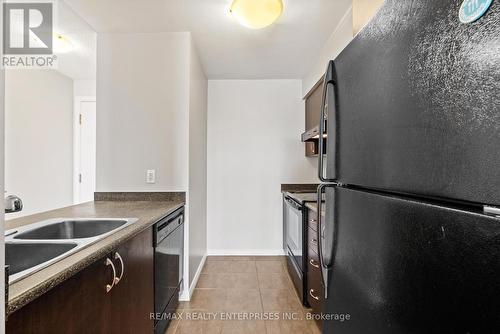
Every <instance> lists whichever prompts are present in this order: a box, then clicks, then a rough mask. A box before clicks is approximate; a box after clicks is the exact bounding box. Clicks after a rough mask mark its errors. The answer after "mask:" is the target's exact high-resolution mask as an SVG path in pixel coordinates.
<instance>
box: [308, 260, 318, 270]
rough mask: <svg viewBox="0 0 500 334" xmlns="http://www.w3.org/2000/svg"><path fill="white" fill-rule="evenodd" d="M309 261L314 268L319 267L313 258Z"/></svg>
mask: <svg viewBox="0 0 500 334" xmlns="http://www.w3.org/2000/svg"><path fill="white" fill-rule="evenodd" d="M309 263H310V264H311V266H313V267H314V268H317V269H319V264H316V263H314V260H313V259H311V260H310V261H309Z"/></svg>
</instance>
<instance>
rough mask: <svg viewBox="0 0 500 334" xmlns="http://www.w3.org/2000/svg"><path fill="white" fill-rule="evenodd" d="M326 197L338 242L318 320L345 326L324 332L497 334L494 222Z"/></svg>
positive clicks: (383, 199) (370, 196) (358, 197)
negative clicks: (321, 317)
mask: <svg viewBox="0 0 500 334" xmlns="http://www.w3.org/2000/svg"><path fill="white" fill-rule="evenodd" d="M328 191H329V190H327V194H328ZM332 191H333V192H334V201H333V202H327V205H328V207H330V208H331V209H334V211H335V214H334V217H335V220H336V233H337V236H336V238H335V240H336V241H335V245H334V249H335V251H334V261H333V271H332V278H331V282H330V285H329V297H328V299H327V300H326V306H325V310H324V314H327V315H331V316H332V317H333V316H334V315H337V317H338V319H341V318H342V317H341V315H343V316H344V319H345V315H346V314H349V320H345V321H341V320H330V321H326V322H325V324H324V331H323V333H335V334H359V333H363V334H370V333H374V334H375V333H377V334H379V333H384V334H386V333H405V334H411V333H440V334H442V333H500V218H496V217H490V216H485V215H482V214H476V213H471V212H468V211H463V210H461V209H459V208H450V207H443V206H438V205H435V204H431V203H423V202H418V201H415V200H410V199H405V198H400V197H387V196H382V195H379V194H375V193H368V192H361V191H356V190H348V189H345V188H335V189H332ZM327 201H328V200H327Z"/></svg>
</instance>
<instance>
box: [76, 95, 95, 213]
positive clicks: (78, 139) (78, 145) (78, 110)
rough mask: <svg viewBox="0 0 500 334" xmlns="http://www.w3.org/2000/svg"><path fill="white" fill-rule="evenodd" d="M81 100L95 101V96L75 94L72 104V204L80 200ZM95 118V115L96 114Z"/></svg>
mask: <svg viewBox="0 0 500 334" xmlns="http://www.w3.org/2000/svg"><path fill="white" fill-rule="evenodd" d="M82 102H96V103H97V101H96V97H95V96H75V97H74V106H73V204H78V203H79V201H80V182H79V177H78V174H79V172H80V170H79V166H80V124H79V123H80V122H79V119H80V116H79V115H80V112H81V110H80V104H81V103H82ZM96 113H97V105H96ZM96 118H97V115H96Z"/></svg>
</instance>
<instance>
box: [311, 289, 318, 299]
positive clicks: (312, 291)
mask: <svg viewBox="0 0 500 334" xmlns="http://www.w3.org/2000/svg"><path fill="white" fill-rule="evenodd" d="M309 296H311V297H313V298H314V299H316V300H319V297H316V296H315V295H314V289H311V290H309Z"/></svg>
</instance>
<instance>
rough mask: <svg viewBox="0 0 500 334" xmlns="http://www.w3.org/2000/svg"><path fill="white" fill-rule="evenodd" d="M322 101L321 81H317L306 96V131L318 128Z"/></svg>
mask: <svg viewBox="0 0 500 334" xmlns="http://www.w3.org/2000/svg"><path fill="white" fill-rule="evenodd" d="M322 100H323V79H321V80H320V81H318V82H317V83H316V84H315V85H314V87H313V89H312V90H311V91H310V92H309V93H308V94H307V95H306V97H305V101H306V129H305V130H306V131H309V130H311V129H313V128H315V127H317V126H319V116H320V112H321V102H322Z"/></svg>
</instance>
